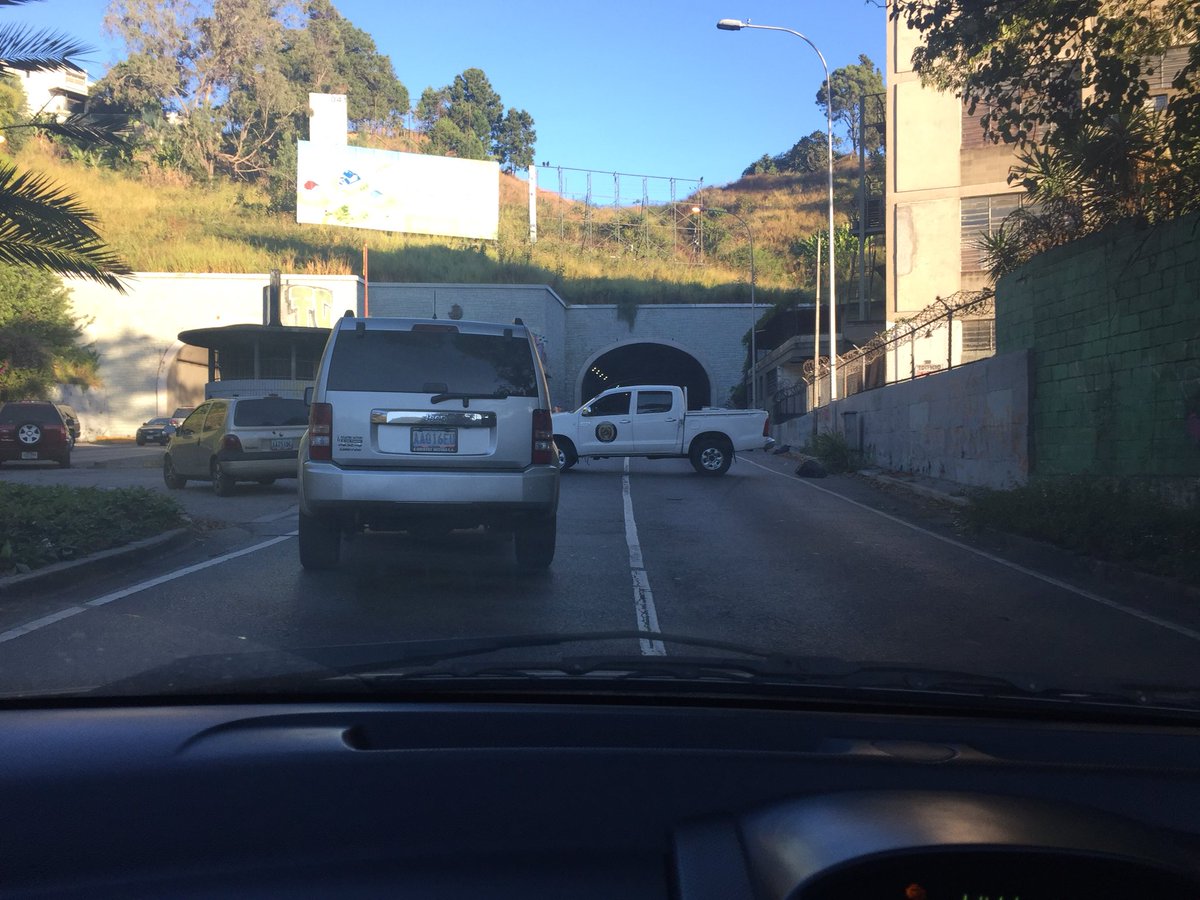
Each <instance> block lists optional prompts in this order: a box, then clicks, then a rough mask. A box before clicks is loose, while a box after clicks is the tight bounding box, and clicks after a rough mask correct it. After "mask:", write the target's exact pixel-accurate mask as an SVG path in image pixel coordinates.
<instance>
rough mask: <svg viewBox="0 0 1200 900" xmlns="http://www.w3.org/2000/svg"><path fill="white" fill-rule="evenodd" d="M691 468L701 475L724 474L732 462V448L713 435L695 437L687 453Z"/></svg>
mask: <svg viewBox="0 0 1200 900" xmlns="http://www.w3.org/2000/svg"><path fill="white" fill-rule="evenodd" d="M688 459H690V460H691V462H692V468H693V469H695V470H696V471H697V472H699V473H700V474H701V475H724V474H725V473H726V472H728V471H729V467H730V466H731V465H732V464H733V448H732V447H730V446H729V443H728V442H727V441H724V440H721V439H720V438H715V437H702V438H697V439H696V441H695V442H694V443H693V444H692V449H691V451H690V452H689V453H688Z"/></svg>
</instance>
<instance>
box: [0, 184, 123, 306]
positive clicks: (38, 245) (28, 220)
mask: <svg viewBox="0 0 1200 900" xmlns="http://www.w3.org/2000/svg"><path fill="white" fill-rule="evenodd" d="M95 221H96V215H95V213H93V212H91V210H89V209H87V207H85V206H84V205H83V204H82V203H80V201H79V200H78V198H77V197H75V196H74V195H73V194H69V193H67V192H66V191H64V190H63V189H62V188H60V187H58V186H57V185H55V184H53V183H52V182H51V181H50V180H49V179H47V178H46V177H45V176H42V175H36V174H31V173H21V172H18V171H17V170H16V168H15V167H14V166H11V165H8V164H4V163H0V261H2V262H7V263H13V264H16V265H30V266H35V267H37V268H41V269H48V270H50V271H53V272H57V273H58V274H60V275H78V276H81V277H83V278H89V279H91V280H93V281H98V282H100V283H101V284H106V285H108V286H109V287H111V288H113V289H115V290H117V291H119V292H120V293H124V292H125V285H124V283H123V282H122V281H121V278H120V276H123V275H130V274H132V270H131V269H130V268H129V266H128V265H126V263H125V262H124V261H123V260H122V259H121V258H120V257H119V256H118V255H117V254H116V253H115V252H114V251H113V250H112V249H111V248H109V246H108V245H107V244H106V243H105V242H104V240H103V239H102V238H101V237H100V235H99V234H98V233H97V232H96V230H95V229H94V228H93V227H92V224H93V223H94V222H95Z"/></svg>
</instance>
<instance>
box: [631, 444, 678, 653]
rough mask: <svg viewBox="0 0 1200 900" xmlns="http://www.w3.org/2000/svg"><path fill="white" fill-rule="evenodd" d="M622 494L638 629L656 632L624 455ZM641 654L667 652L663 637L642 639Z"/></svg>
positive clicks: (655, 618) (656, 627)
mask: <svg viewBox="0 0 1200 900" xmlns="http://www.w3.org/2000/svg"><path fill="white" fill-rule="evenodd" d="M621 497H622V499H623V501H624V503H625V543H626V544H628V545H629V569H630V572H632V574H633V609H634V613H635V614H636V615H637V627H638V631H645V632H647V633H649V634H658V633H660V632H661V630H662V629H660V628H659V627H658V612H657V610H655V608H654V593H653V592H652V591H651V590H650V579H649V577H648V576H647V575H646V567H645V564H644V563H643V562H642V545H641V544H640V543H638V533H637V523H636V522H634V520H633V497H632V495H631V494H630V492H629V457H628V456H627V457H625V474H624V475H622V476H621ZM640 643H641V646H642V655H643V656H666V655H667V648H666V645H665V644H663V642H662V641H654V640H649V639H643V640H642V641H641V642H640Z"/></svg>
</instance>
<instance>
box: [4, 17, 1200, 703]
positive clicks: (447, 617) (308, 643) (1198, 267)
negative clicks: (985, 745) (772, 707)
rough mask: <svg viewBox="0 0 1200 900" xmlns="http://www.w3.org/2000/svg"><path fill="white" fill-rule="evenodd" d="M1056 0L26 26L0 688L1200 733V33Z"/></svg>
mask: <svg viewBox="0 0 1200 900" xmlns="http://www.w3.org/2000/svg"><path fill="white" fill-rule="evenodd" d="M1018 5H1019V4H1009V3H1001V4H983V5H979V6H978V8H977V5H974V4H969V3H965V2H952V0H946V2H930V3H918V2H915V0H914V2H906V0H897V2H891V3H886V4H885V3H882V2H838V3H826V4H794V3H786V2H783V0H763V2H760V3H757V5H753V6H754V8H753V9H750V8H747V9H744V10H739V9H737V5H736V4H722V3H718V2H715V0H701V2H693V0H662V2H656V3H640V4H635V3H632V2H628V0H614V2H605V3H599V2H588V3H583V4H574V3H571V4H560V5H558V6H548V7H545V8H542V9H539V10H538V11H537V12H536V13H534V14H530V13H529V12H528V11H519V12H516V13H514V10H513V9H512V8H508V7H505V6H503V5H501V4H494V3H491V2H484V0H467V2H461V3H454V4H390V5H389V4H376V3H369V2H366V0H328V2H327V0H294V2H286V3H268V4H254V5H253V6H254V9H255V10H256V12H255V13H254V14H253V15H250V14H249V13H246V14H245V15H244V16H242V15H241V12H242V9H241V8H242V6H243V5H242V4H237V3H212V4H205V3H199V4H173V5H171V10H172V12H171V14H170V15H169V16H165V17H164V16H162V15H159V14H158V13H156V12H155V5H154V4H147V3H143V2H133V0H87V2H82V0H81V2H78V3H76V2H73V0H72V2H68V0H47V2H44V3H34V4H16V5H8V6H0V23H2V24H7V25H8V26H10V27H11V28H26V29H30V33H31V34H33V35H36V34H39V33H42V32H41V30H42V29H50V30H51V31H53V32H58V31H59V30H60V29H64V28H65V29H66V30H67V32H68V33H69V35H70V36H71V37H73V38H75V39H77V40H78V41H79V42H81V43H83V44H86V45H89V47H90V49H89V50H86V51H85V50H83V49H81V48H71V49H70V50H69V51H68V50H67V45H63V44H60V43H58V42H56V41H53V40H51V41H49V44H48V48H47V49H46V53H47V54H49V56H50V57H51V58H55V57H54V54H55V53H65V54H66V55H64V56H63V58H62V59H58V60H57V63H58V64H57V65H53V66H50V67H49V68H47V67H46V66H43V65H41V64H40V63H39V65H37V66H34V65H32V64H31V63H30V62H29V59H35V60H43V58H44V56H45V54H43V55H41V56H39V55H38V54H36V53H33V52H30V53H29V54H26V55H24V56H21V57H20V58H16V57H15V56H14V59H12V60H3V59H0V62H4V63H5V64H6V68H5V71H6V72H7V73H8V74H5V75H4V76H3V79H2V80H3V85H0V130H3V132H4V138H3V142H2V143H0V164H2V165H3V166H4V167H6V171H8V170H11V171H10V175H9V177H8V178H0V195H4V194H5V193H6V192H9V191H13V190H16V188H15V187H13V185H14V184H17V183H18V181H17V180H18V176H19V175H27V176H28V178H30V179H38V178H45V179H47V182H46V183H47V184H51V185H54V186H55V189H56V190H58V189H61V190H62V191H63V192H65V193H66V194H68V195H70V196H72V197H74V198H75V200H76V201H77V204H78V207H79V210H85V211H87V215H84V216H82V217H80V214H79V211H78V210H77V211H76V212H75V213H72V212H71V210H70V209H66V208H65V207H62V206H61V205H55V204H54V203H52V202H50V200H49V199H48V196H49V195H48V194H47V196H42V197H41V200H42V201H45V203H46V204H48V207H49V208H43V207H37V208H38V209H41V210H42V212H43V213H45V214H46V215H47V216H48V217H49V218H47V219H46V220H45V221H42V220H37V221H33V220H32V219H29V216H32V215H33V213H26V212H22V213H21V215H20V216H16V214H14V215H13V216H12V217H10V218H11V222H10V221H9V220H8V219H5V221H6V222H8V224H7V225H6V226H5V228H4V229H0V241H3V243H4V246H5V247H6V248H7V247H10V246H11V247H12V248H15V249H12V250H11V252H7V251H6V252H5V253H4V254H0V255H2V256H3V259H4V262H3V264H2V265H0V401H5V402H7V404H8V405H6V406H4V407H3V408H2V409H0V424H3V428H0V648H2V650H0V695H3V696H4V697H6V698H12V697H22V698H30V697H32V698H43V697H51V696H53V697H56V698H61V697H63V696H66V697H80V696H88V697H113V696H121V697H127V696H130V695H140V696H151V697H157V696H172V695H174V694H178V693H180V692H185V691H186V692H192V693H198V694H201V695H203V696H206V697H212V698H220V697H221V696H229V695H235V694H236V695H238V696H242V697H247V696H248V697H250V698H253V697H255V696H257V695H258V694H259V693H260V692H261V693H262V694H263V695H264V696H265V695H267V694H269V695H271V696H272V697H273V698H277V697H278V696H280V695H281V694H282V695H288V694H289V693H291V694H294V695H296V696H300V695H305V694H306V693H311V692H313V691H322V692H326V693H329V694H331V695H334V696H337V697H352V698H357V697H362V696H375V695H377V694H376V693H375V692H380V691H382V692H383V693H384V695H387V693H388V692H389V691H394V692H397V693H399V692H401V691H403V692H404V693H405V695H406V696H413V695H415V696H421V692H422V691H428V692H429V693H430V695H431V696H432V695H434V694H435V693H437V692H440V691H446V690H449V691H454V690H459V689H461V690H464V691H470V690H472V689H474V687H477V686H478V685H480V684H483V683H487V684H502V685H503V687H504V689H505V690H506V691H508V692H512V693H516V694H520V692H522V691H527V692H529V693H530V695H532V694H533V693H535V692H542V694H543V695H545V694H547V693H553V692H554V691H557V690H560V689H561V690H564V691H570V690H578V689H580V686H581V685H587V686H589V689H595V686H596V685H602V686H603V687H602V690H603V691H605V692H607V693H608V694H609V695H611V696H612V697H614V698H616V699H618V700H619V699H620V698H622V697H626V696H631V695H634V694H636V693H638V692H639V691H642V690H645V689H647V688H646V686H647V685H651V686H653V689H654V690H655V691H657V692H659V693H660V694H665V695H667V696H674V695H688V696H697V697H699V696H700V694H701V693H703V695H704V696H703V697H701V698H700V699H698V700H697V702H709V701H710V700H711V701H712V702H718V701H719V700H720V698H722V697H738V698H744V697H751V698H754V697H767V696H770V697H780V696H782V697H786V698H790V699H792V700H797V701H803V700H804V699H805V698H812V697H816V696H818V695H819V694H820V692H821V691H828V690H836V691H839V692H842V693H841V694H840V695H841V696H847V697H853V696H865V695H866V693H868V692H870V691H883V692H887V693H883V694H879V695H877V696H876V700H877V701H878V702H880V703H882V704H884V705H885V706H886V705H887V704H888V703H893V702H894V703H895V704H896V705H897V706H899V705H901V704H903V703H906V702H909V699H911V698H912V697H918V698H924V699H923V700H922V701H921V702H931V703H932V702H935V701H938V700H939V698H940V700H945V699H946V698H953V700H954V702H956V703H961V704H964V705H965V706H966V707H967V708H970V709H982V710H987V709H994V708H997V705H998V704H1005V705H1004V708H1005V709H1006V710H1008V711H1012V710H1016V711H1018V713H1019V712H1020V711H1021V710H1027V711H1031V710H1034V709H1039V708H1042V706H1043V705H1044V704H1046V703H1061V704H1066V705H1070V704H1077V705H1086V704H1088V703H1093V702H1096V703H1099V702H1104V703H1109V704H1115V705H1116V707H1118V708H1121V709H1127V710H1129V711H1133V710H1136V709H1144V708H1146V707H1147V706H1152V707H1155V708H1168V707H1169V708H1171V709H1172V710H1176V711H1185V710H1186V711H1200V605H1198V604H1197V603H1196V599H1197V597H1198V596H1200V595H1198V594H1197V591H1198V590H1200V549H1198V548H1200V312H1198V306H1197V302H1196V288H1197V284H1198V283H1200V274H1198V271H1200V241H1198V238H1197V235H1200V226H1198V222H1200V150H1198V147H1197V140H1198V138H1197V135H1198V134H1200V128H1198V127H1197V112H1196V110H1197V109H1198V108H1200V107H1198V105H1197V96H1200V51H1198V50H1197V41H1198V36H1197V34H1196V33H1195V29H1196V27H1197V19H1196V13H1195V7H1194V4H1191V3H1186V2H1183V0H1165V2H1163V3H1158V4H1140V5H1139V4H1135V6H1137V7H1138V10H1139V11H1138V12H1136V13H1135V12H1130V11H1129V9H1130V8H1132V7H1130V6H1129V5H1128V4H1125V5H1122V4H1114V5H1113V11H1112V12H1111V14H1109V13H1105V14H1104V15H1103V16H1099V17H1098V16H1097V15H1096V14H1095V4H1089V3H1084V2H1066V0H1063V2H1057V3H1054V4H1051V6H1053V7H1054V9H1055V13H1054V16H1053V17H1052V19H1053V20H1052V21H1049V20H1047V21H1042V20H1041V19H1040V18H1038V16H1039V15H1040V13H1036V12H1030V13H1027V14H1022V15H1016V14H1015V13H1013V12H1012V10H1013V9H1015V8H1016V7H1017V6H1018ZM1142 7H1145V8H1144V9H1143V8H1142ZM247 8H248V7H247ZM1006 11H1007V12H1006ZM738 13H748V14H752V15H753V18H752V19H730V18H728V16H730V15H731V14H738ZM1010 13H1011V14H1010ZM1006 16H1007V18H1006ZM1048 29H1050V30H1053V29H1058V31H1059V32H1061V33H1064V34H1065V33H1069V34H1071V35H1072V36H1073V37H1072V40H1071V41H1070V42H1066V41H1064V40H1062V39H1060V38H1061V34H1058V33H1053V34H1052V33H1051V31H1050V30H1048ZM351 48H353V52H352V49H351ZM0 49H3V48H0ZM814 50H817V52H814ZM55 59H56V58H55ZM247 60H253V61H254V64H253V65H252V66H251V65H249V64H248V63H247V62H246V61H247ZM27 70H28V71H27ZM1098 73H1099V74H1098ZM35 76H36V77H35ZM25 125H28V126H30V127H24V126H25ZM0 174H3V173H0ZM25 183H26V182H24V181H21V182H20V183H19V184H25ZM36 183H38V184H40V183H41V182H36ZM18 186H19V185H18ZM45 190H46V191H47V192H48V191H49V190H50V188H46V189H45ZM35 193H37V192H36V191H35ZM10 199H11V198H10ZM18 199H19V200H20V202H19V203H18V202H17V201H16V200H13V202H11V203H7V204H5V203H0V217H3V215H4V214H3V212H2V209H3V208H11V209H18V210H27V209H32V208H33V206H30V205H29V204H31V203H32V202H33V200H36V199H37V197H32V198H31V197H27V196H25V195H23V194H22V195H21V196H20V198H18ZM34 206H36V204H34ZM68 206H70V204H68ZM71 209H74V207H73V206H72V207H71ZM64 210H65V211H64ZM64 217H65V220H66V221H64ZM68 222H70V223H73V225H72V227H76V228H77V229H78V230H77V231H74V232H71V234H72V235H73V236H72V237H71V238H70V239H69V240H68V239H66V238H63V240H64V241H66V243H67V244H69V246H70V247H73V248H75V249H76V250H78V249H80V248H83V250H85V251H86V252H85V253H84V254H83V261H81V262H79V263H78V265H76V264H74V263H72V264H71V265H66V263H62V262H61V260H62V259H63V253H64V252H65V251H63V250H62V248H61V247H60V246H59V245H58V244H56V243H54V241H55V240H58V238H56V237H55V235H60V234H63V233H65V232H62V231H61V229H62V228H66V227H67V224H68ZM22 229H24V231H22ZM21 235H24V237H26V238H28V239H29V241H32V242H34V243H35V244H36V243H37V242H38V241H49V242H50V243H49V245H47V247H42V248H41V249H40V250H38V251H37V252H32V251H31V252H30V253H28V254H27V255H26V256H23V257H22V256H19V254H18V250H19V249H20V248H21V247H24V246H25V243H23V242H22V241H21V240H18V237H20V236H21ZM52 238H53V240H51V239H52ZM22 252H23V251H22ZM72 252H74V251H72ZM71 258H72V259H74V258H75V257H74V256H72V257H71ZM135 273H136V274H135ZM331 335H332V337H331ZM602 395H603V396H602ZM589 398H591V399H589ZM22 400H27V401H37V404H38V405H34V406H26V405H22V404H20V403H17V402H16V401H22ZM52 403H66V404H69V405H70V408H71V409H72V410H74V418H73V423H72V427H71V429H70V432H71V433H70V434H69V435H66V436H65V437H62V438H61V439H60V437H59V436H58V434H57V433H54V434H53V435H49V436H47V437H43V436H42V429H40V428H36V427H35V428H25V427H23V426H26V425H28V424H31V423H32V424H35V425H38V424H50V423H56V422H57V413H56V412H55V410H54V407H53V406H51V405H50V404H52ZM64 408H65V407H64ZM185 417H186V423H184V425H183V427H180V428H178V429H177V428H174V427H168V428H166V429H165V430H163V433H161V434H160V433H158V431H156V430H153V429H150V428H147V429H146V430H145V431H142V432H141V433H139V429H141V428H142V425H143V423H144V424H145V425H146V426H162V425H170V423H172V422H174V423H175V425H177V426H178V425H179V423H180V422H181V421H182V420H183V419H184V418H185ZM75 420H77V423H78V428H76V425H75ZM59 424H61V423H59ZM239 427H245V428H246V429H247V430H244V431H238V428H239ZM255 429H257V430H255ZM160 430H161V429H160ZM76 432H78V434H76ZM101 555H103V556H101ZM98 557H99V558H102V559H105V560H110V561H109V562H108V563H106V564H105V566H104V567H103V568H101V569H93V568H88V566H89V565H90V564H91V563H89V561H94V560H95V559H97V558H98ZM112 560H116V562H113V561H112ZM63 571H67V572H69V573H74V574H68V575H65V576H64V575H63V574H62V573H63ZM47 572H52V573H56V574H55V575H54V577H49V576H47V575H46V573H47ZM705 698H707V699H705ZM714 698H716V699H714ZM902 698H906V699H902Z"/></svg>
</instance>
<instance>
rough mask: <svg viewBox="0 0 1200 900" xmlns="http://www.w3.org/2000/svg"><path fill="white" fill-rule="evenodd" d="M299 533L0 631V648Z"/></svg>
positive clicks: (247, 548) (219, 557) (169, 573)
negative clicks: (20, 638)
mask: <svg viewBox="0 0 1200 900" xmlns="http://www.w3.org/2000/svg"><path fill="white" fill-rule="evenodd" d="M298 533H299V532H295V531H293V532H291V533H290V534H285V535H282V536H280V537H276V538H272V539H271V540H269V541H263V542H262V543H261V544H255V545H254V546H253V547H246V548H245V549H243V550H235V551H233V552H232V553H226V554H225V555H223V556H216V557H213V558H212V559H206V560H205V561H204V562H202V563H196V564H195V565H191V566H185V567H184V568H182V569H177V570H176V571H174V572H168V573H167V574H166V575H159V576H158V577H157V578H151V579H150V580H148V581H143V582H141V583H140V584H135V585H133V586H132V587H127V588H122V589H121V590H119V591H113V592H112V593H111V594H105V595H104V596H103V597H97V598H96V599H94V600H88V601H87V602H86V603H83V604H81V605H80V606H70V607H67V608H66V609H61V610H59V611H58V612H56V613H51V614H50V615H48V616H42V617H41V618H40V619H34V620H33V621H32V622H26V623H25V624H24V625H18V626H17V627H16V628H10V629H8V631H0V644H2V643H4V642H5V641H11V640H14V639H15V638H19V637H23V636H24V635H27V634H30V633H32V632H34V631H38V630H40V629H42V628H45V627H46V626H47V625H53V624H54V623H55V622H61V621H62V620H63V619H68V618H70V617H71V616H75V615H78V614H79V613H81V612H87V610H88V609H89V608H95V607H97V606H104V605H105V604H106V603H112V602H113V601H114V600H120V599H122V598H123V597H129V596H132V595H133V594H137V593H140V592H141V591H145V590H149V589H150V588H152V587H158V585H160V584H166V583H167V582H168V581H174V580H175V579H176V578H182V577H183V576H184V575H191V574H192V573H193V572H199V571H201V570H203V569H208V568H211V567H212V566H219V565H220V564H221V563H225V562H229V561H230V560H231V559H237V558H238V557H240V556H249V555H250V554H251V553H257V552H258V551H259V550H266V549H267V548H268V547H274V546H275V545H276V544H278V543H281V542H282V541H286V540H288V539H290V538H293V537H295V536H296V535H297V534H298Z"/></svg>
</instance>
